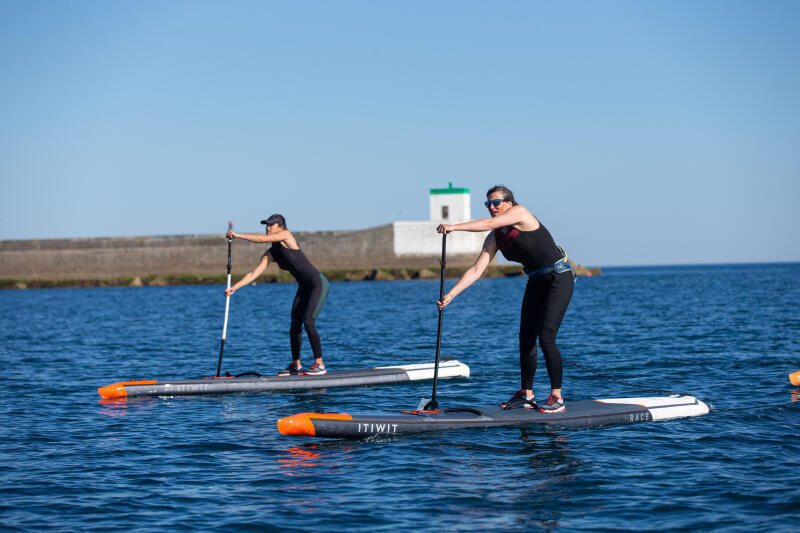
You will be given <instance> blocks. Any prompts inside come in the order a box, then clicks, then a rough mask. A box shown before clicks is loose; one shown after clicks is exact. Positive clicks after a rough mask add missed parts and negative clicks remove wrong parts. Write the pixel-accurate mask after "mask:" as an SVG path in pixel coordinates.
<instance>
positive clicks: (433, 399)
mask: <svg viewBox="0 0 800 533" xmlns="http://www.w3.org/2000/svg"><path fill="white" fill-rule="evenodd" d="M446 265H447V233H443V234H442V269H441V271H440V274H439V301H440V302H441V301H442V300H444V269H445V266H446ZM443 314H444V309H439V327H438V328H437V331H436V361H435V363H434V365H433V392H432V393H431V401H429V402H428V403H427V405H425V410H426V411H430V410H436V409H438V408H439V404H438V403H437V401H436V384H437V382H438V381H439V351H440V349H441V347H442V316H443Z"/></svg>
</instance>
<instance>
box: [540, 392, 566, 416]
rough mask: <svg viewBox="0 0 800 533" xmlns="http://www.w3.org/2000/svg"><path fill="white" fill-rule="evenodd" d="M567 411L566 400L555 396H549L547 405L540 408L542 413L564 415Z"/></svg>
mask: <svg viewBox="0 0 800 533" xmlns="http://www.w3.org/2000/svg"><path fill="white" fill-rule="evenodd" d="M566 410H567V409H566V407H564V398H559V397H558V396H555V395H554V394H551V395H550V396H548V397H547V401H546V402H545V404H544V405H543V406H541V407H540V408H539V412H540V413H563V412H564V411H566Z"/></svg>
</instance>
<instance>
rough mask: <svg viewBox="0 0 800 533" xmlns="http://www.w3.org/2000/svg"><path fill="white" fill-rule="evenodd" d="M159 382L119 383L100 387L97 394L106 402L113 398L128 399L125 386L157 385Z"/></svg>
mask: <svg viewBox="0 0 800 533" xmlns="http://www.w3.org/2000/svg"><path fill="white" fill-rule="evenodd" d="M156 383H158V381H154V380H152V381H118V382H117V383H112V384H111V385H106V386H105V387H100V388H99V389H97V392H98V393H99V394H100V396H102V397H103V398H105V399H106V400H111V399H113V398H126V397H127V396H128V391H127V390H125V385H155V384H156Z"/></svg>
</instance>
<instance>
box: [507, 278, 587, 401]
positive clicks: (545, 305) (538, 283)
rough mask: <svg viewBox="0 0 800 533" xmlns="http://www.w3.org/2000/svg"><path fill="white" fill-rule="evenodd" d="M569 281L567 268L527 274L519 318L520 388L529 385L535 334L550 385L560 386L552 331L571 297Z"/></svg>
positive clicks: (533, 367)
mask: <svg viewBox="0 0 800 533" xmlns="http://www.w3.org/2000/svg"><path fill="white" fill-rule="evenodd" d="M573 285H574V282H573V281H572V272H571V271H567V272H562V273H560V274H556V273H554V272H553V273H550V274H542V275H540V276H531V277H530V278H528V284H527V285H526V287H525V296H524V297H523V299H522V312H521V316H520V322H519V366H520V373H521V382H522V388H523V389H526V390H530V389H532V388H533V376H534V375H535V374H536V359H537V357H536V339H537V338H538V339H539V346H541V348H542V353H543V354H544V362H545V364H546V365H547V375H548V376H550V387H552V388H553V389H560V388H561V376H562V373H563V369H562V366H561V352H560V351H559V350H558V346H556V335H557V334H558V328H559V327H560V326H561V321H562V320H563V319H564V313H566V311H567V306H568V305H569V300H570V298H572V288H573Z"/></svg>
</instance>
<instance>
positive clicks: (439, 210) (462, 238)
mask: <svg viewBox="0 0 800 533" xmlns="http://www.w3.org/2000/svg"><path fill="white" fill-rule="evenodd" d="M428 205H429V206H430V219H429V220H422V221H402V222H393V223H392V228H393V230H394V253H395V255H397V256H438V257H441V253H442V236H441V235H440V234H439V233H437V232H436V227H437V226H438V225H439V224H458V223H459V222H466V221H467V220H470V219H471V210H470V195H469V189H466V188H460V187H453V184H452V182H451V183H449V184H448V186H447V187H446V188H442V189H430V196H429V198H428ZM487 234H488V232H480V233H472V232H467V231H458V232H454V233H449V234H448V235H447V254H448V255H450V254H453V255H462V254H470V255H472V254H474V255H475V256H476V257H477V255H478V252H480V251H481V247H482V246H483V240H484V239H485V238H486V235H487Z"/></svg>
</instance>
